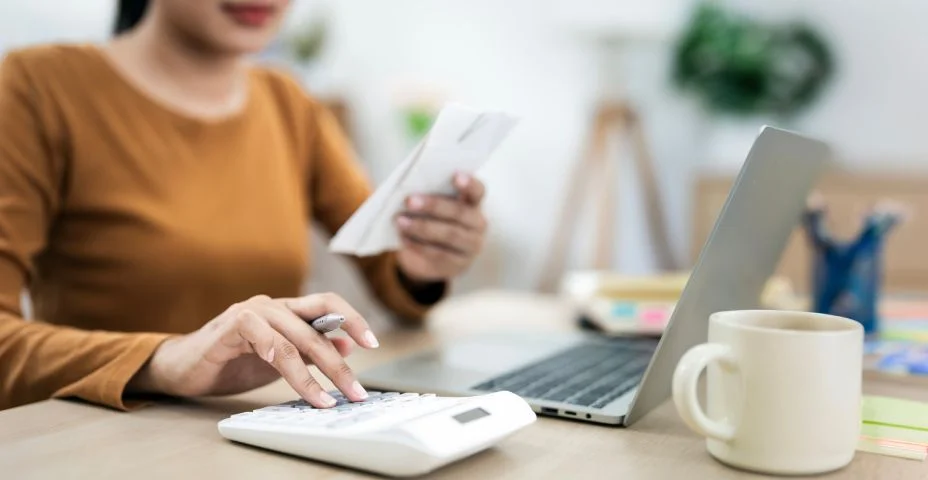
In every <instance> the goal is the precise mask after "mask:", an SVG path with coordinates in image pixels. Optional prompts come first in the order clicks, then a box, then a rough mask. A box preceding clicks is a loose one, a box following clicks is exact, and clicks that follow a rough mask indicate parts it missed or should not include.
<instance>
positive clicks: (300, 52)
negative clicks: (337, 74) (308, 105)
mask: <svg viewBox="0 0 928 480" xmlns="http://www.w3.org/2000/svg"><path fill="white" fill-rule="evenodd" d="M327 36H328V22H327V20H326V18H325V17H324V16H320V17H314V18H313V19H311V20H309V21H305V22H303V23H301V24H300V25H298V26H297V27H294V28H293V29H292V30H290V31H289V32H287V33H286V34H285V36H284V45H286V49H287V52H288V54H289V57H290V58H291V60H292V62H293V63H294V66H295V67H296V68H297V69H298V70H299V72H300V75H301V76H302V77H303V81H304V82H306V84H307V85H308V86H309V87H310V88H313V89H320V88H323V87H324V85H323V83H324V78H323V74H324V72H323V70H324V69H323V67H322V66H321V61H320V57H321V56H322V52H323V50H324V49H325V46H326V40H327Z"/></svg>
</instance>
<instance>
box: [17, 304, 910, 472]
mask: <svg viewBox="0 0 928 480" xmlns="http://www.w3.org/2000/svg"><path fill="white" fill-rule="evenodd" d="M570 313H571V312H570V310H569V308H568V307H567V306H565V305H564V304H563V303H561V302H559V301H556V300H553V299H549V298H539V297H535V296H530V295H515V294H506V293H494V292H488V293H483V294H479V295H471V296H469V297H463V298H459V299H456V300H453V301H450V302H448V303H447V304H445V305H443V306H442V307H440V308H438V309H436V310H435V312H434V314H433V319H432V322H431V325H430V328H429V330H428V331H393V332H385V333H383V334H381V340H382V341H381V343H382V345H383V346H382V347H381V348H380V350H379V351H377V352H374V353H367V352H365V353H362V354H358V355H356V356H353V357H352V359H351V361H352V364H353V365H354V366H355V367H356V368H359V369H360V368H364V367H365V366H370V365H373V364H375V363H377V362H382V361H384V360H386V359H388V358H392V357H395V356H397V355H401V354H405V353H408V352H411V351H414V350H416V349H419V348H424V347H426V346H429V345H434V344H435V343H436V342H442V341H445V342H447V341H453V340H454V339H455V338H458V337H460V336H461V335H465V334H469V333H473V332H476V331H481V330H487V329H494V328H499V327H501V326H505V327H507V328H518V329H536V330H537V329H554V330H557V329H566V328H570V322H569V321H570V318H571V315H570ZM865 389H866V391H867V392H868V393H877V394H886V395H895V396H900V397H907V398H913V399H921V400H928V391H925V390H924V389H919V388H917V387H912V386H902V385H892V384H885V383H873V382H867V383H866V387H865ZM293 396H294V395H293V394H292V393H291V392H290V391H289V390H288V389H287V388H286V386H285V385H283V384H281V383H276V384H274V385H271V386H269V387H267V388H263V389H260V390H256V391H254V392H250V393H248V394H245V395H240V396H237V397H230V398H224V399H210V400H202V401H196V402H193V401H191V402H177V403H171V404H158V405H155V406H152V407H149V408H147V409H143V410H140V411H136V412H133V413H119V412H114V411H110V410H107V409H103V408H98V407H94V406H89V405H83V404H79V403H74V402H67V401H61V400H53V401H47V402H41V403H38V404H34V405H30V406H25V407H21V408H16V409H12V410H7V411H4V412H0V477H2V478H9V479H14V478H15V479H28V478H43V479H44V478H94V479H98V478H118V479H131V480H139V479H145V478H175V479H181V478H222V479H233V478H312V479H351V478H369V476H367V475H364V474H361V473H357V472H354V471H351V470H346V469H341V468H336V467H330V466H325V465H321V464H319V463H315V462H311V461H306V460H302V459H298V458H293V457H287V456H283V455H279V454H276V453H271V452H266V451H262V450H258V449H255V448H251V447H245V446H241V445H237V444H233V443H231V442H228V441H226V440H224V439H223V438H221V437H220V436H219V434H218V433H217V431H216V422H218V421H219V420H221V419H223V418H225V417H226V416H228V415H229V414H232V413H238V412H241V411H245V410H249V409H252V408H256V407H259V406H264V405H267V404H271V403H278V402H282V401H286V400H289V399H292V398H293ZM358 454H359V455H363V452H358ZM433 477H434V478H461V479H464V478H466V479H471V478H493V479H510V478H520V479H521V478H528V479H539V478H558V479H561V478H604V477H609V478H634V479H648V478H655V479H671V478H686V479H703V478H711V479H727V478H763V477H761V476H759V475H753V474H748V473H744V472H740V471H736V470H732V469H729V468H726V467H724V466H722V465H721V464H719V463H718V462H716V461H714V460H712V459H711V457H709V455H708V454H707V453H706V451H705V446H704V442H703V440H702V439H701V438H699V437H697V436H696V435H695V434H693V433H691V432H690V431H689V430H688V429H687V428H686V427H684V426H683V424H682V423H681V422H680V421H679V420H678V417H677V415H676V412H675V411H674V409H673V406H672V404H670V403H665V404H664V405H663V406H662V407H660V408H658V409H657V410H655V411H654V412H652V413H651V414H649V415H648V416H647V417H645V418H644V419H643V420H642V421H641V422H640V423H638V424H636V425H634V427H633V428H630V429H619V428H613V427H603V426H596V425H590V424H583V423H576V422H572V421H569V420H560V419H548V418H540V419H539V420H538V422H536V423H535V424H534V425H531V426H529V427H528V428H526V429H525V430H523V431H521V432H519V433H517V434H515V435H514V436H512V437H510V438H509V439H507V440H505V441H503V442H502V443H500V444H499V445H498V446H497V447H496V448H493V449H490V450H488V451H486V452H484V453H481V454H478V455H477V456H475V457H471V458H469V459H466V460H464V461H462V462H459V463H457V464H454V465H451V466H449V467H447V468H445V469H442V470H439V471H438V472H436V473H435V474H434V475H433ZM430 478H431V477H430ZM817 478H827V479H852V478H853V479H855V480H856V479H868V478H873V479H876V478H892V479H904V478H928V464H925V463H922V462H916V461H912V460H903V459H896V458H890V457H884V456H879V455H872V454H867V453H858V454H857V457H856V458H855V460H854V462H853V464H851V465H850V466H849V467H848V468H846V469H844V470H842V471H839V472H836V473H833V474H831V475H827V476H822V477H817Z"/></svg>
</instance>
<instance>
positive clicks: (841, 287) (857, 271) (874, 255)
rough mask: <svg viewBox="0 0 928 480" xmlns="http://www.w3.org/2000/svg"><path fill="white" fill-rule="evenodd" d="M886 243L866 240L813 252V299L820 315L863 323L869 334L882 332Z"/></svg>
mask: <svg viewBox="0 0 928 480" xmlns="http://www.w3.org/2000/svg"><path fill="white" fill-rule="evenodd" d="M882 250H883V249H882V242H881V241H880V238H879V237H875V236H874V237H868V236H864V237H862V238H860V239H858V240H857V241H856V242H853V243H849V244H844V245H834V244H832V245H828V246H821V245H819V246H818V247H817V248H814V249H813V253H812V256H813V262H814V263H813V268H812V299H813V309H814V311H816V312H820V313H827V314H831V315H838V316H842V317H846V318H850V319H853V320H856V321H858V322H860V324H861V325H863V327H864V333H865V334H868V335H869V334H874V333H876V332H877V331H878V330H879V318H878V304H879V294H880V285H881V283H882V273H883V272H882Z"/></svg>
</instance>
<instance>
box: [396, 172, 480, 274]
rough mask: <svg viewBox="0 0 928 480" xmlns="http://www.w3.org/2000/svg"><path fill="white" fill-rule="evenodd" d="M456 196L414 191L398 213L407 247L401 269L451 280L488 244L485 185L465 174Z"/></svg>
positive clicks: (459, 180) (457, 180) (400, 257)
mask: <svg viewBox="0 0 928 480" xmlns="http://www.w3.org/2000/svg"><path fill="white" fill-rule="evenodd" d="M454 187H455V189H456V190H457V191H458V195H457V197H446V196H436V195H431V196H430V195H413V196H411V197H409V198H408V199H407V200H406V211H405V212H403V213H402V214H401V215H400V216H399V217H397V219H396V224H397V227H398V228H399V231H400V233H401V238H402V240H403V247H402V248H401V249H400V251H399V252H398V254H397V262H398V263H399V267H400V269H401V270H402V271H403V274H405V275H406V276H407V277H408V278H409V279H411V280H414V281H419V282H436V281H442V280H448V279H450V278H452V277H455V276H457V275H459V274H460V273H462V272H464V270H466V269H467V267H469V266H470V264H471V263H472V262H473V260H474V257H476V256H477V254H478V253H480V249H481V248H482V247H483V241H484V236H485V233H486V228H487V221H486V218H484V216H483V212H482V211H481V210H480V202H481V201H482V200H483V195H484V186H483V183H481V182H480V180H477V179H476V178H474V177H472V176H470V175H464V174H458V175H455V177H454Z"/></svg>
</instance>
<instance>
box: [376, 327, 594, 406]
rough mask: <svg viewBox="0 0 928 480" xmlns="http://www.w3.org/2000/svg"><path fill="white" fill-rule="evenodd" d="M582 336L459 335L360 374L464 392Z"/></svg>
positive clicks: (390, 383) (382, 382) (380, 382)
mask: <svg viewBox="0 0 928 480" xmlns="http://www.w3.org/2000/svg"><path fill="white" fill-rule="evenodd" d="M578 341H580V337H579V336H578V335H574V334H570V333H565V334H563V335H532V334H524V333H512V334H503V333H500V334H492V335H486V336H479V337H472V338H467V339H463V340H459V341H457V342H455V343H453V344H451V345H447V346H443V347H440V348H438V349H436V350H431V351H429V352H425V353H421V354H417V355H413V356H411V357H406V358H403V359H400V360H398V361H395V362H390V363H388V364H386V365H381V366H379V367H375V368H374V369H372V370H369V371H367V372H363V373H362V374H361V381H362V383H365V384H366V385H371V386H377V387H385V388H395V389H399V388H403V389H408V390H416V389H418V390H423V391H436V393H441V392H464V391H467V390H468V389H470V387H473V386H474V385H477V384H478V383H481V382H483V381H485V380H487V379H489V378H491V377H493V376H495V375H499V374H501V373H504V372H507V371H511V370H513V369H515V368H519V367H521V366H523V365H526V364H529V363H532V362H534V361H537V360H540V359H542V358H544V357H547V356H550V355H552V354H554V353H556V352H557V351H559V350H561V349H563V348H567V347H569V346H571V345H574V344H576V342H578Z"/></svg>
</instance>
